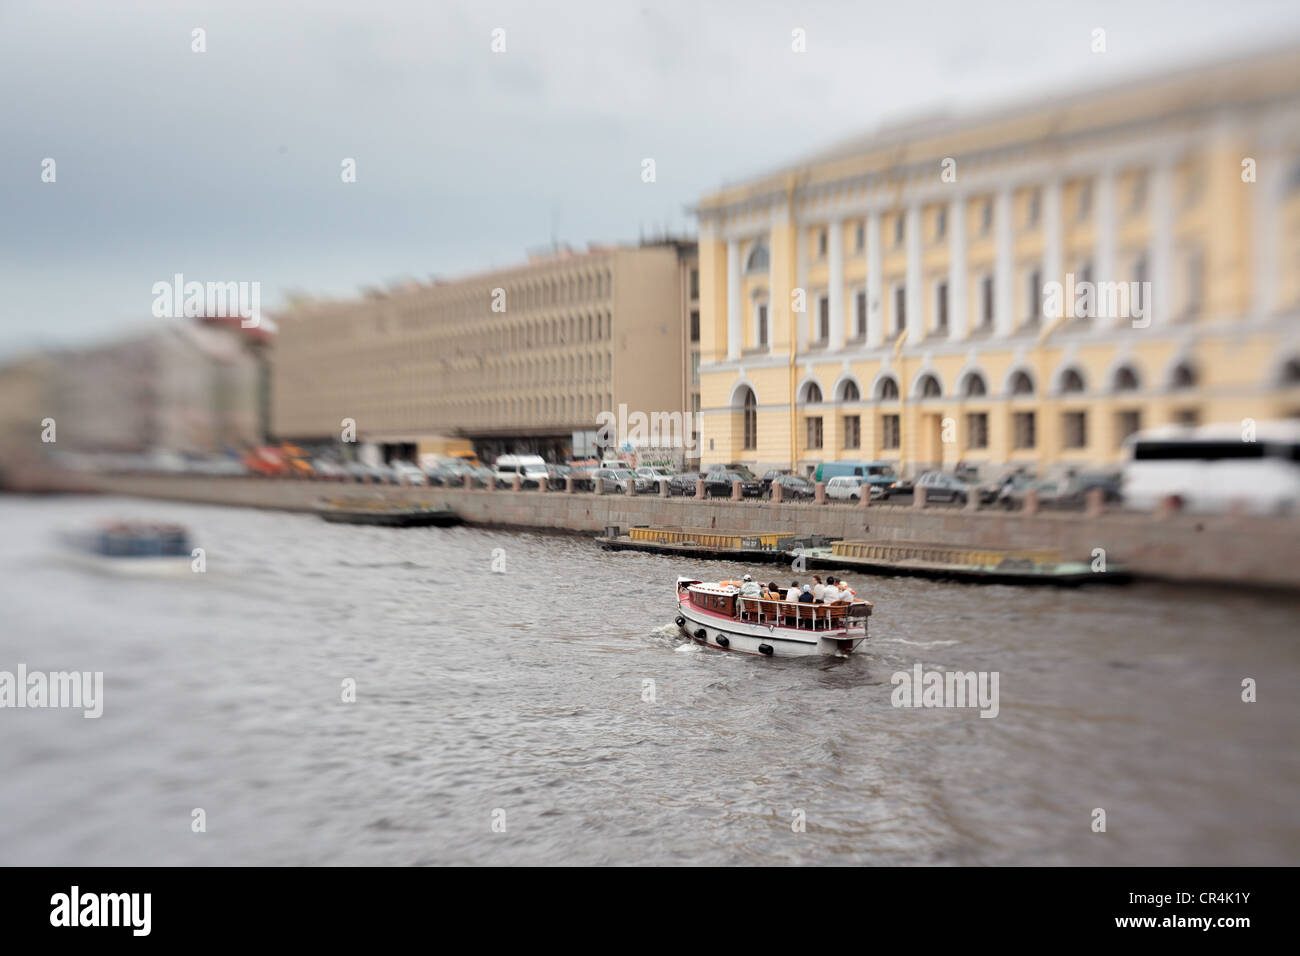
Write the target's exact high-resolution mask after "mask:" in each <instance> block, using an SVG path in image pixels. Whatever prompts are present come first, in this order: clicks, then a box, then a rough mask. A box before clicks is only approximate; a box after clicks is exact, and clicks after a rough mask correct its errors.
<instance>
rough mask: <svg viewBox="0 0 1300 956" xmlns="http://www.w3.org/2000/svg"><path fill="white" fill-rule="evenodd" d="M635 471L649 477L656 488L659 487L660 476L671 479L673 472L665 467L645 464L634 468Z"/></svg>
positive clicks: (641, 475)
mask: <svg viewBox="0 0 1300 956" xmlns="http://www.w3.org/2000/svg"><path fill="white" fill-rule="evenodd" d="M636 473H637V474H638V475H639V476H640V477H642V478H648V479H650V483H651V484H652V485H654V487H656V488H658V487H659V479H660V478H667V479H669V480H671V479H672V477H673V473H672V472H671V471H669V470H668V469H667V468H657V467H656V468H650V467H647V466H642V467H641V468H638V469H637V470H636Z"/></svg>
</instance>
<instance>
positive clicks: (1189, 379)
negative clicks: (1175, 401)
mask: <svg viewBox="0 0 1300 956" xmlns="http://www.w3.org/2000/svg"><path fill="white" fill-rule="evenodd" d="M1169 387H1170V388H1195V387H1196V370H1195V369H1194V368H1192V366H1191V365H1189V364H1188V363H1186V362H1179V363H1178V366H1177V367H1176V368H1175V369H1174V374H1173V375H1172V376H1171V377H1170V379H1169Z"/></svg>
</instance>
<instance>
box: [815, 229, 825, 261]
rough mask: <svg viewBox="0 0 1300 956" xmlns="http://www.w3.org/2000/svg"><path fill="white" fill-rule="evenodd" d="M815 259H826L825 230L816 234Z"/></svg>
mask: <svg viewBox="0 0 1300 956" xmlns="http://www.w3.org/2000/svg"><path fill="white" fill-rule="evenodd" d="M817 258H819V259H824V258H826V230H825V229H822V230H821V231H820V232H818V233H817Z"/></svg>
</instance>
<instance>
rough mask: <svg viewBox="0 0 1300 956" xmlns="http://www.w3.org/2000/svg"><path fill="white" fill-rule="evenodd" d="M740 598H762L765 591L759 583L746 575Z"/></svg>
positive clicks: (742, 582) (742, 581)
mask: <svg viewBox="0 0 1300 956" xmlns="http://www.w3.org/2000/svg"><path fill="white" fill-rule="evenodd" d="M740 596H741V597H752V598H761V597H762V596H763V589H762V588H761V587H759V586H758V583H757V582H756V581H755V580H754V579H753V578H751V577H750V576H749V575H748V574H746V575H745V577H744V578H743V579H742V580H741V583H740Z"/></svg>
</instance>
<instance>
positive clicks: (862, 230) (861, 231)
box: [853, 223, 867, 252]
mask: <svg viewBox="0 0 1300 956" xmlns="http://www.w3.org/2000/svg"><path fill="white" fill-rule="evenodd" d="M853 235H854V245H855V246H856V248H857V251H858V252H861V251H862V250H863V247H865V246H866V244H867V227H866V226H864V225H863V224H862V223H858V228H857V229H856V230H855V231H854V234H853Z"/></svg>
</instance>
